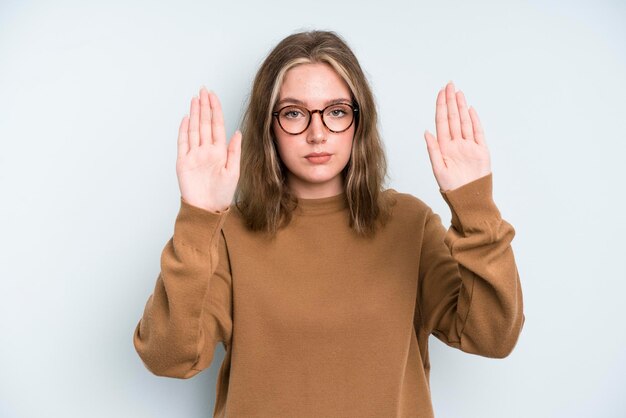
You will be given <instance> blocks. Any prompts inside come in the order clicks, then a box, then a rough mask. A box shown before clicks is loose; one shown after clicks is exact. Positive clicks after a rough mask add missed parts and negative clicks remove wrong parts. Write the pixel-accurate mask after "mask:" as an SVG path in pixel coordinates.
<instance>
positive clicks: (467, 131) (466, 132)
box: [456, 90, 474, 139]
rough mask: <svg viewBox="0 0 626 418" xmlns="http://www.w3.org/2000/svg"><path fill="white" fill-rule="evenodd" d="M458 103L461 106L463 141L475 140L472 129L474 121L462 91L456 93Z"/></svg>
mask: <svg viewBox="0 0 626 418" xmlns="http://www.w3.org/2000/svg"><path fill="white" fill-rule="evenodd" d="M456 102H457V104H458V105H459V115H460V116H461V134H462V135H463V139H474V130H473V127H472V119H471V118H470V114H469V111H468V110H467V101H466V100H465V95H464V94H463V92H462V91H461V90H459V91H458V92H457V93H456Z"/></svg>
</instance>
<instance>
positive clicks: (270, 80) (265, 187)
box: [236, 31, 391, 236]
mask: <svg viewBox="0 0 626 418" xmlns="http://www.w3.org/2000/svg"><path fill="white" fill-rule="evenodd" d="M306 63H327V64H329V65H330V66H332V68H333V69H334V70H335V71H336V72H337V74H339V76H340V77H341V78H343V80H345V82H346V83H347V84H348V87H349V88H350V91H351V94H352V96H353V97H352V99H353V101H355V102H356V104H357V106H358V108H359V112H358V113H357V119H356V120H355V123H356V129H355V133H354V141H353V146H352V153H351V156H350V160H349V162H348V164H347V165H346V167H345V168H344V170H343V172H342V175H343V177H344V189H345V192H346V197H347V201H348V208H349V211H350V227H351V228H352V229H353V230H354V231H355V232H357V233H358V234H359V235H362V236H373V235H374V233H375V232H376V229H377V228H378V226H379V225H382V224H384V223H385V222H386V221H387V219H388V217H389V213H390V205H391V202H390V201H388V199H387V198H386V195H384V194H383V193H382V191H383V185H384V181H385V177H386V172H387V163H386V158H385V153H384V150H383V146H382V142H381V139H380V134H379V132H378V116H377V112H376V107H375V104H374V97H373V94H372V92H371V89H370V87H369V84H368V82H367V79H366V77H365V74H364V73H363V70H362V69H361V66H360V65H359V62H358V60H357V59H356V57H355V55H354V53H353V52H352V51H351V50H350V48H349V47H348V45H347V44H346V43H345V41H344V40H343V39H341V38H340V37H339V36H338V35H337V34H336V33H334V32H327V31H310V32H300V33H295V34H293V35H290V36H288V37H286V38H285V39H283V40H282V41H281V42H280V43H279V44H278V45H277V46H276V47H275V48H274V49H273V50H272V51H271V52H270V53H269V55H268V56H267V58H266V59H265V61H264V62H263V63H262V64H261V67H260V68H259V70H258V72H257V74H256V77H255V79H254V82H253V86H252V92H251V95H250V100H249V104H248V108H247V110H246V112H245V114H244V119H243V125H242V133H243V143H242V155H241V175H240V179H239V185H238V188H237V193H236V202H237V203H236V205H237V207H238V208H239V210H240V211H241V213H242V214H243V216H244V218H245V220H246V224H247V226H248V227H249V228H250V229H251V230H255V231H265V232H268V233H270V234H274V233H275V232H276V231H277V230H278V229H279V228H280V227H282V226H285V225H287V224H288V223H289V222H290V220H291V216H292V211H293V210H294V209H295V208H296V206H297V202H298V199H297V197H296V196H295V195H294V194H293V193H292V192H291V191H290V190H289V188H288V187H287V176H286V173H287V168H286V167H285V165H284V163H283V162H282V160H281V159H280V157H279V155H278V152H277V150H276V147H275V143H274V137H273V135H274V134H273V130H272V111H273V109H274V106H275V105H276V102H277V101H278V94H279V91H280V87H281V85H282V82H283V79H284V76H285V74H286V73H287V71H289V69H291V68H293V67H295V66H297V65H301V64H306Z"/></svg>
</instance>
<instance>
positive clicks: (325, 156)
mask: <svg viewBox="0 0 626 418" xmlns="http://www.w3.org/2000/svg"><path fill="white" fill-rule="evenodd" d="M330 157H331V155H330V154H329V153H327V152H314V153H311V154H309V155H307V156H306V157H304V158H306V159H307V160H308V161H309V162H311V163H313V164H324V163H325V162H327V161H328V160H330Z"/></svg>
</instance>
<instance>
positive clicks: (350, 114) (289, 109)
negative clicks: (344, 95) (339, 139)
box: [272, 103, 359, 135]
mask: <svg viewBox="0 0 626 418" xmlns="http://www.w3.org/2000/svg"><path fill="white" fill-rule="evenodd" d="M358 111H359V109H358V108H357V107H356V106H355V105H352V104H348V103H335V104H331V105H329V106H326V107H325V108H324V109H321V110H320V109H315V110H309V109H307V108H306V107H302V106H297V105H288V106H285V107H282V108H280V109H279V110H278V111H276V112H272V116H274V117H275V118H276V119H277V120H278V125H280V127H281V128H282V130H283V131H285V132H286V133H288V134H289V135H299V134H301V133H302V132H304V131H306V130H307V129H308V127H309V125H310V124H311V119H312V118H313V114H314V113H319V114H320V117H321V118H322V123H323V124H324V126H325V127H326V128H327V129H328V130H329V131H331V132H334V133H340V132H344V131H346V130H348V128H350V126H352V123H353V122H354V119H355V115H356V114H357V113H358Z"/></svg>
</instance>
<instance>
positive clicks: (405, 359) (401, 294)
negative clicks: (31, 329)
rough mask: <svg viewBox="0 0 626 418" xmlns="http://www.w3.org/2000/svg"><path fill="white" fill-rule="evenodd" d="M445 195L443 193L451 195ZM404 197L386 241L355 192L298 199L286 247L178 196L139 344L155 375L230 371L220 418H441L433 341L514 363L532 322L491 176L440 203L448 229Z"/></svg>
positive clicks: (233, 217)
mask: <svg viewBox="0 0 626 418" xmlns="http://www.w3.org/2000/svg"><path fill="white" fill-rule="evenodd" d="M440 192H441V191H440ZM385 193H392V194H393V196H394V197H395V200H396V204H395V206H394V207H393V213H392V218H391V220H390V221H389V222H388V223H387V225H386V226H385V227H384V228H383V229H380V230H379V231H378V233H377V234H376V236H375V238H374V239H368V238H362V237H359V236H357V235H356V234H355V233H354V232H352V230H351V229H350V228H349V226H348V219H349V215H348V209H347V205H346V200H345V199H346V197H345V194H340V195H337V196H333V197H328V198H323V199H300V202H299V206H298V208H297V209H296V211H295V213H294V216H293V219H292V221H291V222H290V224H289V225H288V226H287V227H285V228H283V229H280V230H279V232H278V233H277V235H276V236H275V237H274V238H273V239H268V238H267V236H266V235H264V234H262V233H256V232H251V231H249V230H248V229H247V228H246V227H245V224H244V221H243V218H242V217H241V214H240V213H239V212H238V211H237V209H236V208H235V207H234V206H231V207H230V208H229V209H228V210H226V211H225V212H222V213H213V212H209V211H206V210H204V209H201V208H198V207H194V206H191V205H190V204H188V203H187V202H186V201H184V200H183V199H182V198H181V206H180V211H179V213H178V216H177V218H176V223H175V227H174V235H173V237H172V238H171V239H170V240H169V241H168V243H167V245H166V246H165V248H164V250H163V253H162V256H161V273H160V274H159V277H158V279H157V282H156V287H155V289H154V293H153V294H152V296H151V297H150V298H149V299H148V302H147V304H146V308H145V312H144V314H143V317H142V319H141V321H140V322H139V324H138V326H137V328H136V332H135V334H134V344H135V348H136V349H137V352H138V353H139V355H140V356H141V359H142V360H143V362H144V363H145V365H146V366H147V368H148V369H149V370H150V371H152V372H153V373H154V374H157V375H160V376H171V377H178V378H189V377H191V376H193V375H195V374H197V373H198V372H200V371H202V370H203V369H206V368H208V367H209V366H210V365H211V361H212V359H213V355H214V349H215V346H216V344H217V343H218V342H222V343H223V344H224V347H225V350H226V355H225V357H224V361H223V363H222V365H221V369H220V373H219V377H218V382H217V393H216V400H215V410H214V417H228V418H242V417H246V418H257V417H258V418H261V417H272V418H277V417H288V418H291V417H294V418H308V417H311V418H313V417H315V418H346V417H350V418H351V417H359V418H367V417H372V418H374V417H375V418H387V417H389V418H391V417H433V409H432V405H431V397H430V388H429V372H430V362H429V359H428V337H429V335H430V334H433V335H435V336H436V337H437V338H439V339H440V340H441V341H443V342H444V343H446V344H448V345H450V346H452V347H456V348H459V349H461V350H463V351H466V352H468V353H473V354H478V355H481V356H486V357H498V358H501V357H505V356H507V355H508V354H509V353H510V352H511V350H512V349H513V347H514V346H515V344H516V342H517V339H518V336H519V334H520V332H521V329H522V325H523V323H524V314H523V307H522V290H521V287H520V281H519V276H518V272H517V268H516V265H515V260H514V257H513V251H512V249H511V246H510V242H511V240H512V239H513V236H514V234H515V232H514V229H513V227H512V226H511V225H510V224H509V223H507V222H506V221H504V220H503V219H502V218H501V215H500V212H499V210H498V209H497V207H496V205H495V204H494V202H493V198H492V174H488V175H487V176H485V177H482V178H480V179H477V180H475V181H473V182H471V183H469V184H466V185H464V186H462V187H459V188H457V189H455V190H452V191H448V192H441V194H442V196H443V198H444V199H445V201H446V202H447V203H448V205H449V206H450V209H451V211H452V226H451V227H450V229H448V230H447V231H446V229H445V228H444V227H443V225H442V222H441V218H440V217H439V216H438V215H437V214H435V213H433V211H432V210H431V209H430V207H429V206H427V205H426V204H425V203H424V202H422V201H421V200H419V199H418V198H416V197H414V196H411V195H408V194H403V193H398V192H396V191H395V190H393V189H389V190H387V191H386V192H385Z"/></svg>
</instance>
